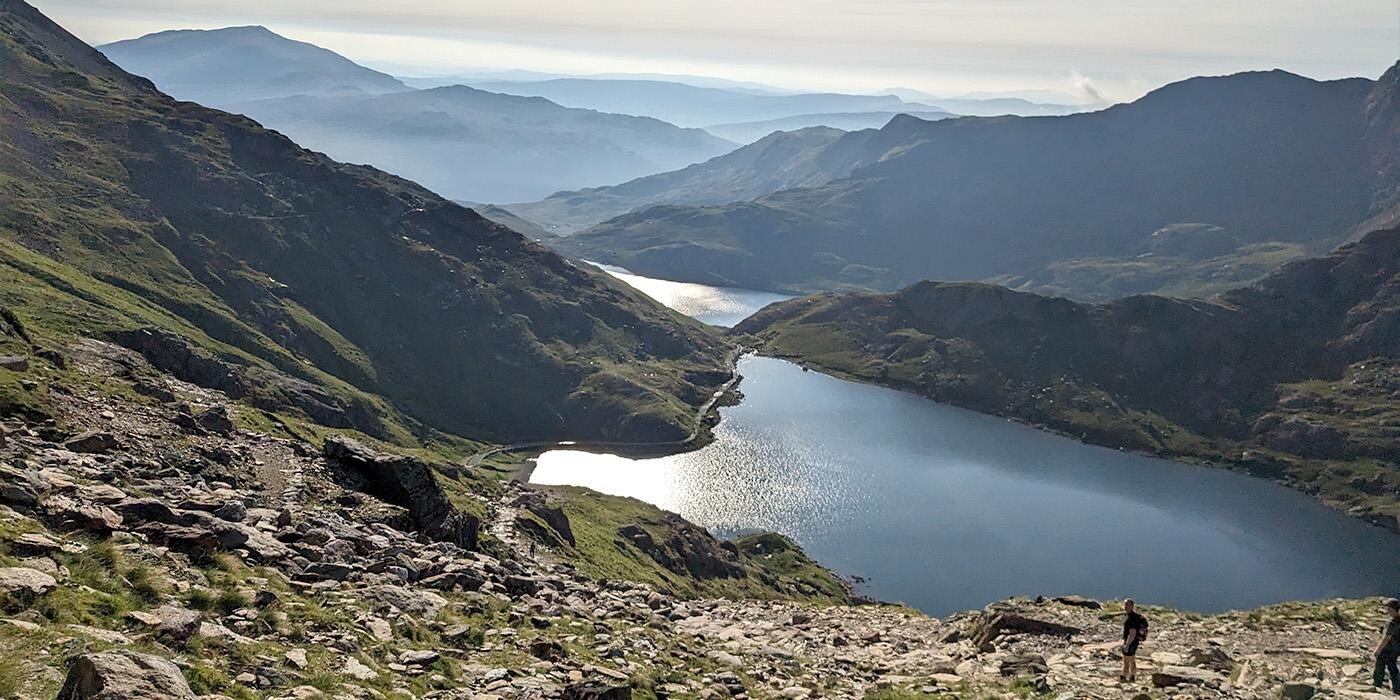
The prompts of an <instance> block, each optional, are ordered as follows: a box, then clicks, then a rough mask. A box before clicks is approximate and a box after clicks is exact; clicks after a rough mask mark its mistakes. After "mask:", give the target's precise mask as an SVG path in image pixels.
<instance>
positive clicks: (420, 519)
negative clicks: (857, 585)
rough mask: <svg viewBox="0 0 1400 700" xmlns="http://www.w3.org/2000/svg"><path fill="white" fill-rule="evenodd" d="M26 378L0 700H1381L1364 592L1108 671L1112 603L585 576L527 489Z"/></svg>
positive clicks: (569, 537)
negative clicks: (929, 605) (31, 403)
mask: <svg viewBox="0 0 1400 700" xmlns="http://www.w3.org/2000/svg"><path fill="white" fill-rule="evenodd" d="M42 361H43V362H62V363H63V364H64V365H65V366H66V367H67V368H68V370H71V371H76V372H80V373H82V374H83V375H84V376H86V377H88V378H90V379H91V381H90V382H86V383H80V384H74V385H72V386H69V387H67V389H66V390H65V391H58V392H53V395H52V397H51V398H52V401H53V404H54V406H55V410H56V416H55V417H52V418H47V419H46V418H38V417H35V416H26V415H22V414H16V415H10V416H6V417H4V418H3V420H0V425H3V438H0V503H3V506H0V542H3V544H0V612H2V613H3V615H2V616H0V659H3V661H4V663H3V664H0V697H5V698H44V699H49V698H54V697H58V698H62V699H63V700H79V699H102V700H123V699H136V698H192V697H205V698H217V697H230V698H253V697H262V698H321V697H325V698H410V697H413V698H418V697H421V698H444V699H447V698H483V699H490V698H578V699H583V698H600V699H601V698H609V699H611V698H630V697H633V696H637V697H677V698H683V697H685V698H688V697H695V698H731V697H734V698H794V699H798V698H807V697H832V698H852V697H854V698H861V697H873V698H892V699H897V698H913V697H924V696H947V697H968V698H976V697H1020V696H1031V695H1037V694H1045V695H1047V696H1049V697H1055V698H1123V697H1173V698H1217V697H1237V698H1262V697H1288V698H1308V697H1339V698H1340V697H1351V698H1366V697H1376V698H1380V697H1390V696H1386V695H1379V694H1374V693H1371V692H1369V689H1368V687H1367V681H1368V680H1369V666H1368V659H1367V658H1366V657H1367V653H1368V649H1369V645H1370V644H1371V643H1372V642H1373V640H1374V639H1375V638H1376V635H1377V634H1378V630H1379V628H1380V624H1381V616H1380V613H1379V606H1378V605H1377V604H1376V601H1347V600H1339V601H1327V602H1321V603H1311V604H1293V605H1280V606H1273V607H1269V608H1263V609H1260V610H1255V611H1250V612H1241V613H1232V614H1228V615H1221V616H1211V617H1203V616H1197V615H1191V614H1186V613H1179V612H1174V611H1170V610H1164V609H1148V611H1147V612H1148V615H1149V617H1150V618H1151V619H1152V621H1153V631H1152V637H1151V639H1150V640H1149V641H1148V642H1147V643H1146V644H1145V646H1144V651H1143V655H1142V656H1143V658H1142V661H1141V670H1142V677H1141V679H1140V680H1139V681H1138V682H1136V683H1132V684H1120V683H1118V682H1117V681H1115V680H1114V677H1115V674H1116V670H1117V668H1118V664H1119V660H1118V657H1117V652H1116V650H1115V647H1116V643H1115V638H1116V635H1117V631H1118V628H1119V624H1120V615H1121V608H1119V607H1118V606H1117V605H1116V604H1114V603H1107V604H1101V603H1099V602H1097V601H1091V600H1085V599H1077V598H1066V599H1059V600H1040V601H1032V600H1012V601H1004V602H1001V603H997V604H994V605H992V606H989V607H988V608H987V609H985V610H981V611H973V612H968V613H964V614H960V615H955V616H953V617H951V618H948V619H944V620H938V619H933V618H929V617H925V616H922V615H919V614H917V613H914V612H912V611H909V610H907V609H904V608H900V607H897V606H885V605H874V604H865V605H841V604H830V603H829V602H813V601H816V600H826V601H829V600H831V599H832V598H831V596H830V595H829V594H827V595H819V593H821V586H820V584H821V582H820V581H817V580H815V577H811V576H808V577H806V579H805V580H797V581H796V582H794V581H793V580H792V576H790V575H788V574H780V573H775V572H772V571H766V570H763V569H762V568H761V567H758V568H756V567H755V566H754V565H751V564H749V563H747V562H748V561H749V560H748V559H744V558H743V557H745V556H749V553H747V552H748V550H745V552H746V553H745V554H742V555H741V554H739V553H738V550H739V547H736V546H734V545H721V544H715V545H714V546H711V542H710V541H709V540H707V539H706V538H708V535H704V534H703V533H700V531H698V530H695V529H685V528H682V529H680V530H678V531H677V532H678V533H679V534H678V535H676V536H675V537H672V538H669V539H660V538H658V539H659V540H660V541H655V542H653V541H651V539H650V538H652V537H653V535H652V534H649V533H651V532H652V531H648V530H645V529H644V528H641V527H631V528H628V527H623V528H620V529H619V530H618V533H617V537H618V540H617V541H616V547H617V548H618V549H619V550H621V549H623V548H626V547H633V548H637V551H641V552H645V553H647V555H648V556H650V557H652V558H653V559H654V560H655V561H656V562H657V563H658V564H660V565H662V566H663V568H664V569H665V570H666V571H670V572H673V573H674V574H675V575H676V576H678V577H679V576H686V577H692V578H697V579H700V578H706V577H718V578H721V579H724V580H726V581H727V580H730V579H744V578H753V579H757V580H758V583H754V584H753V585H752V586H751V587H750V588H745V589H737V588H736V589H735V590H743V591H748V592H749V593H752V594H753V595H752V596H750V597H728V598H708V597H694V596H687V595H677V594H674V593H675V591H677V590H678V587H677V586H675V585H670V584H669V583H667V582H668V581H669V579H666V578H660V579H656V580H655V581H653V583H657V585H653V584H648V583H634V582H628V581H622V580H602V579H600V578H599V577H598V576H597V575H590V574H589V573H588V572H590V571H593V569H591V568H590V567H591V566H592V565H591V564H589V563H588V562H583V561H579V560H577V559H576V554H577V551H582V548H583V540H584V539H585V538H586V537H588V536H590V535H589V534H588V533H589V530H588V525H589V523H585V522H581V521H578V520H575V521H574V522H572V523H570V521H569V519H568V515H567V511H566V510H565V509H560V508H555V507H553V506H551V503H552V500H551V495H550V494H548V493H541V492H537V491H534V490H532V489H530V488H529V487H525V486H521V485H519V484H511V483H504V482H501V481H499V480H495V479H492V478H490V477H489V476H486V475H481V474H473V473H464V472H463V470H461V469H459V468H456V467H452V466H450V465H448V464H441V463H434V462H433V461H432V460H431V459H429V458H425V457H413V456H404V455H396V454H390V453H388V452H386V451H385V448H383V447H382V446H380V447H371V446H369V445H366V444H364V443H362V442H356V441H354V440H350V439H347V438H344V437H336V436H329V437H326V436H312V435H300V436H298V435H299V434H298V433H296V431H289V430H283V429H278V427H277V426H276V425H275V421H271V419H270V418H268V417H266V416H265V415H264V416H263V418H262V419H261V420H262V422H261V423H260V422H259V419H258V416H259V415H261V414H257V413H256V412H249V411H248V410H247V409H246V407H244V406H242V405H241V404H237V403H233V402H230V401H229V400H228V399H227V398H226V397H225V396H223V395H222V394H219V393H217V392H212V391H208V390H205V389H199V388H197V387H194V386H192V385H188V384H184V383H181V382H179V381H176V380H174V379H172V378H170V377H169V376H166V375H162V374H160V373H158V372H154V371H153V370H152V369H151V368H150V367H149V366H147V365H145V364H144V361H143V360H142V359H141V358H140V357H139V356H137V355H134V354H133V353H130V352H127V351H124V350H122V349H120V348H117V347H115V346H112V345H108V344H105V343H101V342H98V341H83V342H81V343H79V344H78V345H75V346H72V347H70V348H67V349H66V350H65V351H64V353H63V355H62V358H61V359H55V358H49V359H46V360H42ZM34 362H35V363H36V366H37V363H38V362H40V360H38V359H34ZM32 371H34V368H33V367H30V366H29V365H28V364H25V365H24V366H20V364H18V363H10V364H9V365H7V368H0V372H15V373H18V374H19V375H20V377H21V380H22V381H27V380H23V377H24V375H25V373H27V372H32ZM687 527H688V526H687ZM624 538H625V539H628V540H630V541H629V542H623V541H622V539H624ZM576 539H577V540H578V542H575V540H576ZM638 541H641V543H640V544H638ZM575 544H577V545H578V546H577V547H575V546H574V545H575ZM774 556H776V555H774ZM759 558H760V559H761V558H762V557H759ZM797 578H798V579H803V577H802V576H801V575H799V576H797ZM658 582H659V583H658ZM726 585H728V584H726ZM696 590H716V589H713V588H703V589H702V588H698V589H696ZM764 592H766V594H764ZM749 593H745V594H744V595H749ZM757 598H768V599H767V600H760V599H757Z"/></svg>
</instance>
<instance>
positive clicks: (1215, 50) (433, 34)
mask: <svg viewBox="0 0 1400 700" xmlns="http://www.w3.org/2000/svg"><path fill="white" fill-rule="evenodd" d="M31 1H32V2H34V3H35V4H36V5H37V6H38V7H39V9H41V10H43V11H44V12H45V13H46V14H48V15H49V16H50V17H52V18H53V19H55V20H56V21H58V22H59V23H60V24H63V25H64V26H65V27H67V28H68V29H69V30H70V31H72V32H73V33H75V34H77V35H78V36H79V37H81V38H83V39H84V40H86V41H88V42H90V43H94V44H100V43H105V42H109V41H114V40H117V39H125V38H131V37H135V36H140V35H142V34H146V33H149V32H153V31H159V30H162V29H174V28H196V29H210V28H216V27H224V26H232V25H246V24H261V25H263V26H266V27H268V28H269V29H272V30H273V31H276V32H278V33H279V34H283V35H285V36H288V37H290V38H293V39H299V40H302V41H309V42H311V43H314V44H318V45H321V46H324V47H326V48H329V49H331V50H334V51H336V52H338V53H341V54H344V55H346V56H348V57H349V58H351V59H353V60H356V61H359V62H362V63H367V64H371V65H376V64H377V65H379V66H385V65H388V64H393V65H394V66H395V67H396V68H397V70H396V71H394V72H397V73H399V74H418V75H430V74H446V73H451V72H452V71H454V70H458V71H478V70H504V69H519V70H531V71H542V72H552V73H567V74H590V73H672V74H689V75H705V76H715V77H721V78H728V79H733V80H743V81H754V82H761V83H765V84H771V85H778V86H782V87H786V88H792V89H807V90H839V91H845V92H876V91H880V90H883V89H886V88H892V87H903V88H912V89H916V90H923V91H926V92H930V93H934V94H938V95H945V96H951V95H958V94H962V93H967V92H974V91H987V92H1004V91H1027V90H1038V91H1046V90H1048V91H1054V92H1057V93H1067V94H1070V95H1073V96H1075V97H1077V98H1078V99H1080V100H1081V101H1090V100H1091V99H1092V98H1094V97H1096V96H1098V97H1102V98H1103V99H1105V100H1107V101H1124V100H1130V99H1134V98H1136V97H1138V96H1140V95H1141V94H1142V93H1144V92H1146V91H1148V90H1151V89H1153V88H1156V87H1158V86H1160V85H1163V84H1165V83H1168V82H1172V81H1175V80H1180V79H1183V78H1187V77H1191V76H1194V75H1221V74H1227V73H1234V72H1238V71H1243V70H1260V69H1272V68H1283V69H1285V70H1289V71H1292V72H1295V73H1299V74H1302V75H1307V76H1309V77H1313V78H1318V79H1331V78H1341V77H1353V76H1364V77H1370V78H1375V77H1377V76H1379V75H1380V74H1381V73H1382V72H1384V71H1385V69H1386V68H1387V67H1388V66H1389V65H1390V64H1392V63H1394V62H1395V61H1396V59H1397V58H1400V0H1170V1H1154V2H1145V1H1142V0H1078V1H1072V0H693V1H680V0H592V1H587V0H582V1H581V0H508V1H506V2H502V1H501V0H395V1H394V2H384V1H383V0H300V1H288V0H166V1H159V0H31ZM405 66H412V67H414V68H412V69H407V68H404V67H405Z"/></svg>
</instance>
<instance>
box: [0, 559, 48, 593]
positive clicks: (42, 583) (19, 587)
mask: <svg viewBox="0 0 1400 700" xmlns="http://www.w3.org/2000/svg"><path fill="white" fill-rule="evenodd" d="M57 587H58V581H56V580H54V577H52V576H50V575H48V574H46V573H44V572H42V571H37V570H35V569H29V568H26V567H23V566H7V567H3V568H0V593H5V594H9V595H21V596H24V595H28V596H41V595H44V594H46V593H48V592H49V591H52V590H53V589H55V588H57Z"/></svg>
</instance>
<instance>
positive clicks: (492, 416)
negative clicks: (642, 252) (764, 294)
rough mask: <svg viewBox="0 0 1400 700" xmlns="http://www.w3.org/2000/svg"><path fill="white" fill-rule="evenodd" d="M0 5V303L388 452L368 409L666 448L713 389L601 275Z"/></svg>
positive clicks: (472, 426)
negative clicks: (324, 408)
mask: <svg viewBox="0 0 1400 700" xmlns="http://www.w3.org/2000/svg"><path fill="white" fill-rule="evenodd" d="M0 8H3V14H0V23H2V24H0V28H3V32H4V33H3V43H0V65H3V67H4V72H3V94H4V99H3V100H2V101H0V127H2V128H3V130H4V132H5V135H6V138H5V140H4V142H3V146H0V148H3V155H0V201H3V209H4V211H5V212H6V216H5V219H4V221H3V222H0V234H3V235H0V262H3V265H0V273H2V274H3V275H4V277H5V283H4V285H3V286H0V290H3V300H0V301H3V303H4V304H6V305H10V306H13V307H15V308H17V309H19V310H20V311H21V312H22V313H23V314H25V315H29V316H31V317H34V318H38V319H40V321H41V322H42V323H45V324H50V325H51V326H52V327H54V328H56V329H59V330H62V331H64V332H68V333H85V334H92V333H98V334H105V335H106V336H107V337H111V338H114V339H119V340H121V341H123V342H124V343H126V344H128V345H131V346H133V347H137V348H139V349H140V350H141V351H142V352H143V353H144V354H147V356H148V357H150V358H154V359H152V361H153V362H158V364H167V365H170V366H173V367H177V368H182V369H185V370H187V372H186V373H187V374H190V373H193V374H195V375H199V376H195V377H186V378H189V379H191V381H196V380H203V381H205V382H206V383H212V382H222V383H223V384H228V385H232V383H233V382H234V380H232V379H228V377H230V376H236V377H241V378H242V379H238V383H239V384H240V389H239V390H240V391H242V392H246V393H251V394H258V393H260V392H262V393H267V392H272V393H278V394H282V395H294V396H293V397H292V398H293V399H297V400H291V399H289V401H290V403H292V404H294V405H296V406H300V407H306V406H310V405H312V404H316V403H317V402H318V401H319V402H320V403H322V404H334V408H335V409H336V411H332V412H328V414H329V415H330V418H329V419H331V420H334V421H335V422H341V423H349V424H351V425H354V426H355V427H360V428H362V429H363V430H365V431H367V432H374V433H378V434H381V435H383V436H392V434H393V433H394V432H395V429H394V428H392V427H391V426H385V425H383V424H382V420H381V418H380V416H381V413H380V412H379V411H377V410H373V409H372V405H373V404H374V403H375V402H376V401H377V399H375V398H373V396H372V394H378V395H382V396H383V397H385V398H387V399H388V400H389V401H390V402H391V403H392V404H393V405H394V406H397V407H398V408H400V409H402V411H403V412H404V413H406V414H408V416H411V417H412V418H413V419H416V420H417V421H422V422H424V423H427V424H429V425H431V426H434V427H436V428H438V429H442V430H446V431H451V432H454V433H457V434H460V435H466V436H472V437H481V438H490V439H504V438H507V437H509V438H513V439H521V438H527V437H583V436H589V437H614V436H627V437H629V438H633V439H643V440H646V439H676V438H679V437H683V436H685V435H686V434H688V432H689V431H690V428H691V426H692V421H693V418H694V415H693V414H694V410H695V407H696V406H698V405H700V404H701V403H702V402H703V401H704V400H705V399H706V398H708V396H709V393H710V391H711V390H712V388H713V387H714V386H716V385H718V384H720V383H721V382H723V381H724V379H725V378H726V376H727V371H726V368H725V366H724V361H723V355H724V347H723V344H722V343H721V342H720V341H718V340H715V339H713V338H712V337H710V336H709V335H708V334H707V333H706V332H705V331H703V330H701V329H700V328H699V327H698V326H697V325H696V324H694V323H693V322H689V321H688V320H685V319H682V318H681V317H679V316H678V315H676V314H673V313H671V312H669V311H667V310H665V309H663V308H661V307H660V306H658V305H657V304H655V303H653V302H651V301H650V300H649V299H646V298H645V297H643V296H641V295H640V294H638V293H636V292H633V291H631V290H629V289H628V288H625V287H624V286H622V285H620V284H619V283H616V282H614V281H612V280H611V279H610V278H608V276H606V275H604V274H601V273H595V272H589V271H585V270H581V269H578V268H576V267H574V266H572V265H570V264H569V263H567V262H565V261H564V260H562V259H561V258H559V257H558V256H556V255H554V254H553V253H550V252H549V251H547V250H545V249H543V248H541V247H539V246H537V245H536V244H534V243H531V242H529V241H527V240H525V239H524V238H522V237H521V236H520V235H518V234H516V233H515V232H513V231H511V230H509V229H507V228H505V227H503V226H500V225H497V224H493V223H491V222H489V221H487V220H485V219H483V218H481V217H480V216H478V215H476V214H475V213H474V212H472V211H470V210H468V209H464V208H462V207H460V206H457V205H455V204H452V203H450V202H447V201H445V200H443V199H441V198H439V197H437V196H435V195H433V194H432V193H430V192H428V191H427V190H424V189H423V188H421V187H419V186H417V185H415V184H413V183H410V182H407V181H405V180H401V179H398V178H395V177H392V176H390V175H387V174H385V173H383V172H380V171H377V170H374V169H371V168H366V167H359V166H348V165H343V164H340V163H336V162H335V161H332V160H330V159H328V158H326V157H324V156H322V155H319V154H317V153H313V152H311V151H307V150H304V149H302V148H299V147H298V146H296V145H295V144H294V143H292V142H291V141H289V140H288V139H287V138H285V137H283V136H281V135H280V134H277V133H275V132H272V131H268V130H265V129H263V128H261V127H259V126H258V125H257V124H255V123H253V122H252V121H251V120H249V119H247V118H245V117H240V116H234V115H230V114H226V113H223V112H218V111H215V110H212V109H207V108H204V107H201V106H198V105H195V104H192V103H183V102H176V101H174V100H172V99H171V98H169V97H167V96H165V95H164V94H162V93H160V92H158V91H157V90H156V89H155V88H154V87H153V86H152V85H151V84H150V83H149V82H148V81H146V80H145V79H142V78H138V77H134V76H131V75H129V74H127V73H125V72H123V71H122V70H121V69H119V68H117V67H116V66H114V65H112V64H111V63H109V62H108V61H107V59H106V58H104V57H103V56H102V55H101V54H100V53H98V52H97V51H95V50H93V49H91V48H90V47H88V46H87V45H85V44H83V43H82V42H81V41H79V40H78V39H76V38H74V37H73V36H71V35H69V34H68V33H67V32H65V31H64V30H63V29H61V28H60V27H58V26H57V25H55V24H53V23H52V22H50V21H49V20H47V19H46V18H44V17H43V16H42V15H40V14H39V13H38V12H37V11H35V10H34V9H33V8H32V7H30V6H28V5H26V4H24V3H22V2H17V1H15V0H6V1H5V2H4V3H3V5H0ZM143 327H157V328H161V329H166V330H169V331H173V332H175V333H177V334H180V335H182V336H184V337H185V340H179V339H177V338H173V337H172V336H167V335H164V334H161V333H154V332H142V333H135V334H133V333H130V331H132V330H134V329H139V328H143ZM191 344H192V347H193V350H191ZM192 351H195V352H197V354H198V355H199V356H200V357H204V356H205V355H209V356H218V357H221V358H222V361H227V362H231V363H233V365H234V368H233V369H229V368H228V367H227V366H224V365H216V364H207V363H206V364H199V365H198V367H196V366H195V365H192V364H191V361H190V360H189V359H187V358H188V357H189V356H190V355H189V353H190V352H192ZM211 367H212V368H216V369H217V371H214V370H209V371H204V372H199V371H195V370H196V369H199V368H204V369H208V368H211ZM238 368H253V369H256V370H257V372H253V374H257V375H258V376H260V377H263V379H261V380H256V381H255V380H253V379H247V377H248V376H250V374H249V373H250V371H251V370H247V371H245V370H244V369H238ZM167 369H169V367H167ZM259 373H260V374H259ZM269 376H276V377H282V379H279V380H276V381H273V380H271V379H266V378H267V377H269ZM298 382H299V383H298ZM269 387H271V388H269ZM218 388H221V389H222V388H224V387H223V386H220V387H218ZM320 394H326V395H325V396H321V395H320ZM307 396H312V397H313V398H315V399H316V400H314V401H313V400H309V399H308V400H301V399H305V397H307ZM297 397H300V399H298V398H297ZM269 401H271V399H269ZM357 416H358V417H360V418H362V419H361V420H357ZM313 417H314V416H313Z"/></svg>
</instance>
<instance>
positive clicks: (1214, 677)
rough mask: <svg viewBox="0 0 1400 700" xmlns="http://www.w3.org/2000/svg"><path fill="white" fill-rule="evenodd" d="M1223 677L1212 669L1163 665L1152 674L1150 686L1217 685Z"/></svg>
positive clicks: (1212, 686)
mask: <svg viewBox="0 0 1400 700" xmlns="http://www.w3.org/2000/svg"><path fill="white" fill-rule="evenodd" d="M1224 680H1225V677H1224V676H1222V675H1220V674H1219V673H1215V672H1213V671H1207V670H1204V669H1199V668H1191V667H1189V666H1163V667H1162V668H1161V669H1159V670H1157V671H1155V672H1153V674H1152V687H1154V688H1172V687H1175V686H1182V685H1195V686H1202V687H1211V688H1214V687H1219V685H1220V683H1221V682H1222V681H1224Z"/></svg>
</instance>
